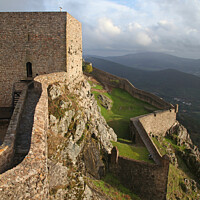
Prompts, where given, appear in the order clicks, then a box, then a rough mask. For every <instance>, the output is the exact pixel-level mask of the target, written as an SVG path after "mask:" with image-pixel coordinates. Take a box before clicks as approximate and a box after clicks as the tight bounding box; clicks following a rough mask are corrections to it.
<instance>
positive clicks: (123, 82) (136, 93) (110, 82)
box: [92, 68, 174, 109]
mask: <svg viewBox="0 0 200 200" xmlns="http://www.w3.org/2000/svg"><path fill="white" fill-rule="evenodd" d="M92 75H93V76H94V77H95V78H96V79H97V80H98V81H99V82H101V83H102V84H103V85H105V86H110V87H117V88H121V89H124V90H126V91H127V92H128V93H130V94H131V95H132V96H133V97H135V98H137V99H140V100H142V101H145V102H147V103H149V104H151V105H153V106H155V107H157V108H159V109H170V108H174V106H173V105H172V104H170V103H168V102H166V101H164V100H163V99H161V98H160V97H158V96H156V95H154V94H151V93H149V92H145V91H143V90H140V89H137V88H135V87H134V86H133V85H132V84H131V83H130V82H129V81H128V80H127V79H125V78H120V77H118V76H115V75H112V74H110V73H107V72H104V71H102V70H100V69H97V68H93V72H92Z"/></svg>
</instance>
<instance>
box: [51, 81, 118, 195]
mask: <svg viewBox="0 0 200 200" xmlns="http://www.w3.org/2000/svg"><path fill="white" fill-rule="evenodd" d="M48 94H49V132H48V152H49V155H48V158H49V162H48V163H49V186H50V197H51V199H79V198H81V199H82V198H85V199H88V196H90V198H89V199H92V198H94V197H95V196H96V195H97V194H94V190H92V189H91V188H90V186H89V185H88V184H87V183H86V181H85V177H86V175H90V176H93V177H95V178H98V179H99V178H100V177H102V176H103V174H104V173H105V168H106V163H107V154H108V153H110V152H111V149H112V144H111V142H110V141H116V140H117V136H116V134H115V133H114V131H113V129H112V128H110V127H109V126H108V125H107V123H106V121H105V119H104V118H103V117H102V116H101V113H100V109H99V107H98V105H97V102H96V100H95V98H94V96H93V94H92V93H91V92H90V85H89V83H88V82H87V81H86V80H83V81H81V82H79V83H78V84H75V85H72V84H70V85H67V84H66V83H56V84H54V85H51V86H50V87H49V89H48ZM55 174H56V175H55Z"/></svg>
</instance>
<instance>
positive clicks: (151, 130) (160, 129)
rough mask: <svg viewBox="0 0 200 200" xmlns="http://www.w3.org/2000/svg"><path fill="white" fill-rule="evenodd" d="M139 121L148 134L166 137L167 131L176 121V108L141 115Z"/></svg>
mask: <svg viewBox="0 0 200 200" xmlns="http://www.w3.org/2000/svg"><path fill="white" fill-rule="evenodd" d="M139 121H140V123H141V124H142V126H143V127H144V129H145V130H146V132H147V133H148V134H153V135H155V136H162V137H164V136H165V134H166V132H167V131H168V130H169V129H170V128H171V127H172V125H173V124H174V123H175V122H176V112H175V109H170V110H162V111H156V112H154V113H151V114H148V115H145V116H141V117H140V118H139Z"/></svg>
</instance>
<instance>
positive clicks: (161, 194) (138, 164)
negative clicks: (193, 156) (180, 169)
mask: <svg viewBox="0 0 200 200" xmlns="http://www.w3.org/2000/svg"><path fill="white" fill-rule="evenodd" d="M168 170H169V161H167V160H165V159H163V163H162V165H161V166H160V165H157V164H151V163H146V162H143V161H137V160H133V159H128V158H124V157H122V156H119V157H118V162H117V163H116V164H112V163H111V165H110V171H112V173H114V174H115V175H116V176H118V177H119V179H120V181H121V182H122V183H123V184H124V185H125V186H127V187H128V188H129V189H130V190H131V191H133V192H134V193H135V194H138V195H140V197H141V199H143V200H150V199H154V200H165V199H166V192H167V180H168Z"/></svg>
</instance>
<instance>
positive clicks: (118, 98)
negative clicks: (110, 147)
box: [93, 86, 156, 139]
mask: <svg viewBox="0 0 200 200" xmlns="http://www.w3.org/2000/svg"><path fill="white" fill-rule="evenodd" d="M96 87H97V86H96ZM100 93H102V92H101V90H99V91H93V94H94V95H95V98H96V100H97V102H99V100H98V98H97V96H98V94H100ZM103 94H104V95H106V96H108V97H109V98H110V99H112V101H113V105H112V109H111V110H106V109H105V108H104V107H103V106H101V105H100V104H99V106H100V108H101V113H102V115H103V116H104V118H105V119H106V121H107V123H108V125H109V126H110V127H112V128H113V129H114V131H115V133H116V134H117V136H118V138H123V139H130V136H129V132H130V130H129V121H130V118H131V117H136V116H139V115H143V114H147V113H150V110H151V111H154V110H156V108H155V107H153V106H151V105H150V104H148V103H145V102H143V101H140V100H138V99H136V98H133V97H132V96H131V95H130V94H129V93H128V92H126V91H125V90H122V89H119V88H114V89H113V90H112V92H111V93H110V94H108V93H105V92H103Z"/></svg>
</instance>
